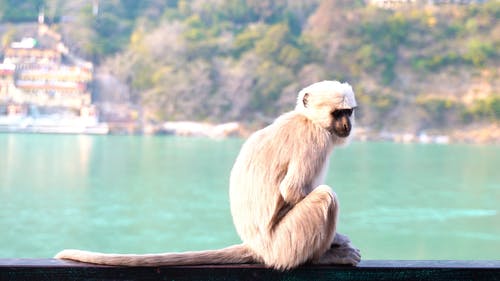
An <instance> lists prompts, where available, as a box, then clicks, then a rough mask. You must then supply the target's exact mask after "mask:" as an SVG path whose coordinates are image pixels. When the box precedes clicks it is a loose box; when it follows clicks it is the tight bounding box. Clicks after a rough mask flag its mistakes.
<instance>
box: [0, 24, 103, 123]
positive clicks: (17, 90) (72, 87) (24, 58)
mask: <svg viewBox="0 0 500 281" xmlns="http://www.w3.org/2000/svg"><path fill="white" fill-rule="evenodd" d="M92 73H93V65H92V63H91V62H88V61H84V60H82V59H79V58H76V57H75V56H73V55H72V54H70V53H69V51H68V49H67V48H66V47H65V45H64V44H63V43H62V41H61V36H60V35H59V34H57V33H56V32H54V31H52V30H50V29H49V28H48V27H47V26H46V25H44V24H43V23H40V24H39V26H38V37H37V38H34V37H25V38H22V40H20V41H17V42H12V43H11V44H10V46H8V47H6V48H5V49H4V50H3V62H2V63H0V117H1V116H2V115H3V116H4V117H5V116H6V117H5V118H3V119H1V120H0V121H2V122H3V123H5V124H3V123H2V122H0V129H2V126H3V128H4V129H5V127H9V126H10V127H9V128H12V126H14V125H16V124H15V122H18V121H16V120H17V119H12V118H10V119H9V118H8V117H9V116H13V115H15V116H18V115H26V116H25V117H26V118H28V119H23V120H22V122H23V123H26V122H28V121H30V120H32V119H38V120H35V121H34V122H35V123H36V122H38V123H37V124H39V125H40V124H44V122H45V121H44V120H49V119H50V120H49V121H50V122H49V123H50V124H51V126H52V127H51V130H52V129H54V130H55V129H57V124H59V123H61V124H62V123H64V126H65V128H66V127H67V128H70V127H71V126H72V124H73V125H75V126H80V127H81V126H86V125H89V126H95V125H97V124H98V123H99V122H98V115H97V110H96V107H95V106H94V105H93V104H92V98H91V97H92V95H91V83H92V79H93V75H92ZM29 118H31V119H29ZM44 118H45V119H44ZM12 122H14V123H12ZM2 124H3V125H2ZM6 124H7V125H6ZM14 127H15V126H14ZM37 130H38V129H37ZM38 131H39V130H38ZM38 131H37V132H38ZM71 131H72V132H73V131H75V130H73V129H71ZM77 131H78V132H80V131H81V130H77ZM51 132H52V131H51Z"/></svg>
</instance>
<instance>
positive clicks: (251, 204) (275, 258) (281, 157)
mask: <svg viewBox="0 0 500 281" xmlns="http://www.w3.org/2000/svg"><path fill="white" fill-rule="evenodd" d="M355 107H356V100H355V98H354V93H353V90H352V88H351V86H350V85H349V84H347V83H340V82H337V81H323V82H318V83H315V84H312V85H310V86H308V87H306V88H304V89H302V90H301V91H300V92H299V94H298V98H297V105H296V107H295V110H293V111H291V112H288V113H285V114H283V115H281V116H280V117H278V118H277V119H276V120H275V121H274V122H273V123H272V124H271V125H269V126H267V127H266V128H264V129H261V130H259V131H257V132H255V133H254V134H252V135H251V136H250V137H249V138H248V140H247V141H246V142H245V144H244V145H243V147H242V148H241V151H240V153H239V155H238V157H237V159H236V162H235V164H234V166H233V169H232V171H231V178H230V191H229V194H230V204H231V213H232V216H233V222H234V225H235V226H236V230H237V232H238V234H239V236H240V237H241V239H242V241H243V243H242V244H239V245H234V246H230V247H227V248H223V249H220V250H208V251H195V252H184V253H162V254H145V255H133V254H102V253H94V252H87V251H80V250H64V251H62V252H60V253H58V254H57V255H56V258H59V259H70V260H76V261H82V262H88V263H96V264H106V265H124V266H167V265H198V264H226V263H233V264H234V263H264V264H265V265H266V266H267V267H271V268H275V269H279V270H286V269H291V268H294V267H296V266H299V265H301V264H304V263H313V264H349V265H356V264H358V263H359V261H360V259H361V255H360V253H359V250H358V249H356V248H355V247H354V246H353V245H352V244H351V241H350V240H349V238H348V237H347V236H345V235H342V234H339V233H336V226H337V216H338V212H339V203H338V200H337V196H336V194H335V193H334V192H333V191H332V189H331V188H330V187H329V186H327V185H323V181H324V178H325V176H326V171H327V169H328V162H329V156H330V153H331V152H332V150H333V147H334V146H336V145H341V144H344V143H345V142H346V141H347V140H348V136H349V134H350V132H351V129H352V126H353V125H354V112H353V110H354V108H355Z"/></svg>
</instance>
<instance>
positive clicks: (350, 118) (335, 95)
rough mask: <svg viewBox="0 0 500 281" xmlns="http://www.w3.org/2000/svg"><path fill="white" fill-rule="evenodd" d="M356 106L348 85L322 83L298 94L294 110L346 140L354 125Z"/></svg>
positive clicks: (335, 82)
mask: <svg viewBox="0 0 500 281" xmlns="http://www.w3.org/2000/svg"><path fill="white" fill-rule="evenodd" d="M356 106H357V104H356V99H355V98H354V92H353V90H352V87H351V86H350V85H349V84H347V83H340V82H337V81H322V82H318V83H314V84H312V85H310V86H308V87H306V88H304V89H302V90H301V91H300V92H299V95H298V98H297V106H296V108H295V110H296V111H299V112H301V113H302V114H304V115H305V116H306V117H307V118H309V119H310V120H311V121H312V122H314V123H316V124H318V125H319V126H321V127H322V128H324V129H325V130H328V132H330V133H331V134H332V135H334V136H337V137H339V138H346V137H348V136H349V134H350V132H351V129H352V127H353V125H354V108H356Z"/></svg>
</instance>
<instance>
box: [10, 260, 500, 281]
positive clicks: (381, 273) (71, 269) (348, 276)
mask: <svg viewBox="0 0 500 281" xmlns="http://www.w3.org/2000/svg"><path fill="white" fill-rule="evenodd" d="M0 280H2V281H3V280H176V281H182V280H294V281H299V280H318V281H320V280H338V281H343V280H479V281H480V280H488V281H495V280H500V260H489V261H460V260H457V261H448V260H435V261H424V260H366V261H362V262H361V263H360V264H359V265H358V266H357V267H349V266H312V265H308V266H302V267H299V268H297V269H294V270H291V271H286V272H279V271H275V270H271V269H267V268H265V267H263V266H262V265H257V264H241V265H198V266H165V267H118V266H116V267H115V266H102V265H93V264H85V263H77V262H70V261H61V260H56V259H0Z"/></svg>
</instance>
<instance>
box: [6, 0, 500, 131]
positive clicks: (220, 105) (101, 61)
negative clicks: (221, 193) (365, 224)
mask: <svg viewBox="0 0 500 281" xmlns="http://www.w3.org/2000/svg"><path fill="white" fill-rule="evenodd" d="M0 2H2V3H1V5H0V20H1V21H3V22H7V21H8V22H19V21H25V20H27V19H30V18H32V17H33V16H34V14H35V12H33V11H37V9H38V8H39V7H41V6H44V7H45V13H46V15H47V18H48V20H49V22H52V23H53V25H54V27H55V28H57V29H58V30H59V31H61V32H62V33H63V34H64V36H65V38H67V40H68V42H69V44H68V45H70V46H71V47H72V49H73V50H74V51H76V52H77V53H79V54H80V55H82V56H85V57H88V58H91V59H92V60H93V61H94V62H96V63H97V65H98V70H97V74H98V75H97V77H98V79H99V76H100V75H107V76H109V75H112V76H113V77H114V78H115V80H114V83H117V84H119V85H120V87H119V88H120V89H123V90H122V91H120V93H115V92H113V91H114V90H106V89H116V88H117V87H98V88H97V89H101V90H100V91H99V93H98V94H99V98H100V100H116V99H120V100H129V101H131V102H132V103H135V104H139V105H141V106H142V108H143V109H144V113H145V117H146V118H147V119H149V120H153V121H165V120H185V119H189V120H199V121H214V122H224V121H232V120H239V121H245V122H249V123H259V122H268V121H269V120H271V118H272V117H274V116H276V115H277V114H279V113H280V112H283V111H286V110H289V109H291V108H292V107H293V104H294V102H295V95H296V92H297V91H298V90H300V89H301V88H302V87H304V86H306V85H308V84H310V83H313V82H316V81H319V80H324V79H336V80H345V81H348V82H350V83H351V84H352V85H353V86H354V88H355V92H356V94H357V97H358V100H359V104H360V110H359V114H358V120H359V121H358V123H359V124H361V125H364V126H368V127H370V128H373V129H377V130H395V131H397V130H407V131H411V132H419V131H423V130H433V129H436V130H443V129H450V128H457V127H460V126H463V125H466V124H470V123H476V124H477V123H480V124H490V123H498V122H499V120H500V93H499V92H498V89H499V86H500V85H499V83H500V82H499V81H500V79H499V73H498V71H499V67H498V66H499V59H500V58H499V54H498V50H499V49H500V23H499V21H498V18H500V3H499V2H498V1H488V2H486V3H485V4H482V5H468V6H467V5H448V6H446V5H444V6H412V9H399V10H384V9H380V8H377V7H374V6H370V5H367V4H365V3H364V2H363V1H343V0H337V1H335V0H321V1H320V0H315V1H307V0H280V1H272V0H208V1H201V0H198V1H185V0H169V1H160V0H150V1H131V0H130V1H100V7H99V13H98V15H97V16H93V14H92V6H91V4H92V3H91V1H86V2H84V3H76V4H75V3H71V1H50V0H45V1H42V0H39V1H36V0H33V1H24V2H23V3H24V4H23V9H20V8H19V7H17V6H18V5H17V4H16V3H17V1H9V0H1V1H0ZM78 2H80V1H78ZM30 5H31V8H32V9H29V8H28V7H29V6H30ZM11 9H12V10H11ZM9 11H16V12H15V13H14V12H9ZM20 11H26V13H25V14H23V13H21V12H20ZM28 11H29V12H28ZM19 13H20V14H19ZM2 42H3V44H6V42H8V40H2ZM98 82H99V81H98ZM110 97H113V98H110Z"/></svg>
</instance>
